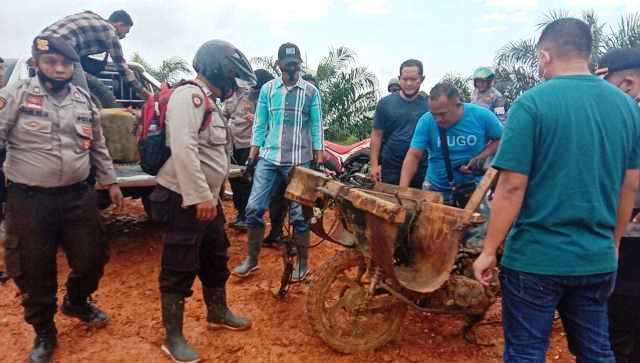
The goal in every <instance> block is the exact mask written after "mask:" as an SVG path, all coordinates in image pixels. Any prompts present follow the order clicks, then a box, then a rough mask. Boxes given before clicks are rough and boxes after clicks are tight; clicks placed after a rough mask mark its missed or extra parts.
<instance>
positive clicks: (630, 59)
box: [596, 48, 640, 76]
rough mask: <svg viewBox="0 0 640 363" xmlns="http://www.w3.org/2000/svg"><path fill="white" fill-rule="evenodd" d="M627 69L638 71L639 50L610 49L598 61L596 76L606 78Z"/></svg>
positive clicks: (639, 65)
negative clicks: (610, 74)
mask: <svg viewBox="0 0 640 363" xmlns="http://www.w3.org/2000/svg"><path fill="white" fill-rule="evenodd" d="M628 69H640V48H616V49H611V50H610V51H608V52H607V53H606V54H605V55H604V56H603V57H602V58H601V59H600V64H599V65H598V69H596V74H597V75H599V76H606V75H607V74H609V73H614V72H620V71H625V70H628Z"/></svg>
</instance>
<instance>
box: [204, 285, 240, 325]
mask: <svg viewBox="0 0 640 363" xmlns="http://www.w3.org/2000/svg"><path fill="white" fill-rule="evenodd" d="M202 295H203V296H204V302H205V304H206V305H207V322H208V323H209V328H212V329H217V328H225V329H230V330H247V329H249V328H251V320H249V319H247V318H244V317H242V316H237V315H235V314H234V313H233V312H232V311H231V310H229V307H227V292H226V290H225V288H224V287H222V288H209V287H204V286H203V287H202Z"/></svg>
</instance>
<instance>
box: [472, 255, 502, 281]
mask: <svg viewBox="0 0 640 363" xmlns="http://www.w3.org/2000/svg"><path fill="white" fill-rule="evenodd" d="M496 265H497V259H496V254H495V253H488V252H486V251H482V253H481V254H480V256H478V258H477V259H476V260H475V262H474V263H473V275H474V276H475V277H476V280H478V281H479V282H480V283H481V284H482V285H484V286H489V284H490V283H491V280H492V279H493V274H494V273H495V272H496Z"/></svg>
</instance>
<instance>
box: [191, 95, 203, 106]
mask: <svg viewBox="0 0 640 363" xmlns="http://www.w3.org/2000/svg"><path fill="white" fill-rule="evenodd" d="M191 101H193V105H194V106H196V108H199V107H200V106H202V104H203V103H204V100H203V99H202V96H200V95H197V94H195V93H194V94H192V95H191Z"/></svg>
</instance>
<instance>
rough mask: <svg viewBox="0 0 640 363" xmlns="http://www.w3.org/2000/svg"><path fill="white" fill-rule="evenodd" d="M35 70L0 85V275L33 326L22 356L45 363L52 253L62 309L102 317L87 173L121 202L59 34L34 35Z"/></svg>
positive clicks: (101, 244)
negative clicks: (2, 212) (2, 266)
mask: <svg viewBox="0 0 640 363" xmlns="http://www.w3.org/2000/svg"><path fill="white" fill-rule="evenodd" d="M32 52H33V59H34V62H33V65H34V67H35V68H36V70H37V76H36V77H33V78H31V79H28V80H25V81H22V82H17V83H15V84H12V85H10V86H8V87H5V88H3V89H2V90H0V149H1V150H2V153H6V161H5V162H4V171H5V174H6V178H7V191H8V197H7V220H6V222H7V241H6V262H7V272H8V274H9V276H10V277H12V278H13V279H14V281H15V283H16V285H17V286H18V288H19V289H20V292H21V294H22V305H23V306H24V317H25V320H26V321H27V323H29V324H31V325H32V326H33V328H34V329H35V332H36V338H35V342H34V347H33V351H32V352H31V354H30V356H29V360H28V361H29V362H49V361H50V359H51V356H52V354H53V350H54V348H55V346H56V344H57V338H56V335H57V332H56V327H55V324H54V320H53V318H54V314H55V312H56V292H57V276H56V275H57V274H56V250H57V247H58V246H61V247H62V248H63V250H64V251H65V255H66V256H67V260H68V262H69V266H70V268H71V272H70V274H69V277H68V279H67V283H66V295H65V297H64V299H63V303H62V309H61V310H62V313H63V314H64V315H67V316H71V317H74V318H78V319H80V320H81V321H82V322H84V323H86V324H88V325H90V326H94V327H102V326H105V325H106V323H107V322H108V320H109V317H108V316H107V315H106V314H105V313H104V312H102V311H101V310H100V309H98V308H97V307H96V306H94V305H93V304H91V303H90V302H89V296H90V295H91V294H92V293H93V292H95V291H96V289H97V288H98V283H99V281H100V278H101V277H102V274H103V268H104V265H105V264H106V262H107V260H108V248H107V245H106V241H105V240H104V239H103V236H102V234H101V226H100V219H99V218H100V215H99V212H98V209H97V204H96V192H95V190H94V189H93V187H92V186H91V185H90V184H89V183H88V182H87V179H88V178H89V173H90V169H91V168H92V167H93V168H95V170H96V177H97V180H98V182H99V183H100V184H102V185H105V186H107V187H108V189H109V193H110V196H111V200H112V201H113V202H114V203H115V204H116V206H118V207H120V206H121V203H122V193H121V192H120V189H119V188H118V186H117V185H116V184H115V182H116V177H115V172H114V168H113V164H112V161H111V157H110V156H109V152H108V151H107V147H106V145H105V140H104V136H103V134H102V128H101V126H100V119H99V116H98V112H97V110H96V108H95V106H94V105H93V104H92V103H91V99H90V97H89V95H88V94H87V93H86V92H85V91H84V90H82V89H80V88H78V87H76V86H74V85H72V84H70V81H71V76H72V74H73V64H74V63H75V62H78V61H79V57H78V55H77V53H76V52H75V51H74V49H73V48H71V47H70V46H69V45H68V44H67V43H66V42H65V41H64V40H62V39H60V38H54V37H44V36H42V37H36V38H35V39H34V42H33V50H32Z"/></svg>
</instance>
